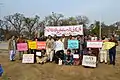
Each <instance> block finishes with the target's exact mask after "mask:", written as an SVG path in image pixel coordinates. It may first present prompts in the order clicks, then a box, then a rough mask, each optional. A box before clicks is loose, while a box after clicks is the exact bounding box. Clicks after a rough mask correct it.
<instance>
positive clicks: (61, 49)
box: [9, 34, 118, 65]
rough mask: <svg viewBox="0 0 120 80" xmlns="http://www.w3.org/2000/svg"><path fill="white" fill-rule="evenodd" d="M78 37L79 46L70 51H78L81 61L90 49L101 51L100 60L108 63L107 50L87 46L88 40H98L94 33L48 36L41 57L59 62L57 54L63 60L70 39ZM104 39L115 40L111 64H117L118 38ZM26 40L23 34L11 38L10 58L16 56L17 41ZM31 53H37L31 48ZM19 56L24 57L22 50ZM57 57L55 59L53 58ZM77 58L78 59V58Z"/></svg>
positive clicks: (37, 58) (111, 50)
mask: <svg viewBox="0 0 120 80" xmlns="http://www.w3.org/2000/svg"><path fill="white" fill-rule="evenodd" d="M75 39H77V40H78V41H79V48H78V49H76V50H71V51H69V52H71V53H76V51H77V54H79V55H80V62H81V61H82V56H83V54H86V53H89V51H91V53H92V54H93V55H95V56H96V57H97V60H99V59H98V57H99V51H100V62H103V61H104V60H105V63H107V50H103V49H101V50H99V49H98V48H93V49H89V48H87V41H88V40H98V39H97V37H96V35H94V36H93V37H90V36H80V35H78V36H76V37H73V36H72V35H70V36H69V37H66V36H65V35H64V34H63V35H62V37H61V38H60V37H59V38H58V37H57V36H54V37H52V36H50V35H49V36H48V38H47V39H46V50H45V53H46V54H45V55H44V57H43V58H42V56H41V57H40V58H42V59H41V60H43V61H45V62H46V60H49V61H50V62H52V61H53V60H55V62H56V63H58V60H59V57H58V58H55V57H56V56H62V60H63V55H60V54H61V53H67V50H68V40H75ZM34 40H38V38H36V37H35V39H34ZM102 40H103V41H110V42H115V43H116V45H115V46H114V47H113V48H111V49H110V50H109V58H110V64H113V65H115V56H116V46H117V45H118V43H117V40H116V39H115V37H114V35H112V36H111V39H110V40H108V39H107V37H106V36H103V39H102ZM23 42H25V40H24V39H23V37H22V36H20V37H19V38H18V39H17V40H15V37H14V36H13V37H12V39H10V40H9V50H10V54H12V55H10V60H14V56H15V53H16V43H23ZM58 44H60V45H61V46H58ZM30 51H31V53H34V54H36V50H30ZM19 58H20V59H22V55H21V52H20V53H19ZM53 58H55V59H53ZM37 60H38V61H41V60H39V57H36V56H35V61H37ZM76 60H77V59H76Z"/></svg>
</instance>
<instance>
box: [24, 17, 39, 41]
mask: <svg viewBox="0 0 120 80" xmlns="http://www.w3.org/2000/svg"><path fill="white" fill-rule="evenodd" d="M38 21H39V17H38V16H37V15H36V16H35V17H34V18H28V17H24V26H25V28H26V30H27V33H28V36H29V39H31V38H32V37H33V35H34V33H35V30H37V28H38Z"/></svg>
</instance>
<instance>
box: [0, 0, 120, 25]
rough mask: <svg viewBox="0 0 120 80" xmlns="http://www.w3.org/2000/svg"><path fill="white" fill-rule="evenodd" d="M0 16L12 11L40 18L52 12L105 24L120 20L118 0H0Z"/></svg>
mask: <svg viewBox="0 0 120 80" xmlns="http://www.w3.org/2000/svg"><path fill="white" fill-rule="evenodd" d="M0 3H2V4H1V5H0V18H3V16H7V15H11V14H14V13H17V12H18V13H22V14H24V15H25V16H27V17H33V16H35V15H39V16H40V18H41V19H44V17H45V16H47V15H49V14H51V13H52V12H55V13H61V14H63V15H64V16H66V17H70V16H79V15H83V16H87V17H88V18H89V20H90V23H93V22H94V21H95V20H100V21H102V22H104V23H105V24H112V23H114V22H116V21H120V5H119V3H120V0H0Z"/></svg>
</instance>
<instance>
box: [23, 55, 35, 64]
mask: <svg viewBox="0 0 120 80" xmlns="http://www.w3.org/2000/svg"><path fill="white" fill-rule="evenodd" d="M22 63H34V54H23V59H22Z"/></svg>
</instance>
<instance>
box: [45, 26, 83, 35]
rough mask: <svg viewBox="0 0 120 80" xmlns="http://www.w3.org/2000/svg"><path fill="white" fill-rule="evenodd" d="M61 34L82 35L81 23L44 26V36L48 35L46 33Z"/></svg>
mask: <svg viewBox="0 0 120 80" xmlns="http://www.w3.org/2000/svg"><path fill="white" fill-rule="evenodd" d="M62 34H65V36H69V35H73V36H75V35H83V25H76V26H46V27H45V36H48V35H51V36H54V35H57V36H62Z"/></svg>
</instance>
